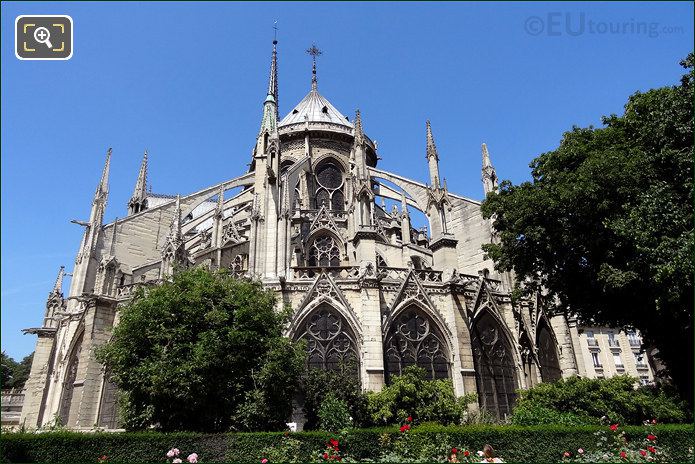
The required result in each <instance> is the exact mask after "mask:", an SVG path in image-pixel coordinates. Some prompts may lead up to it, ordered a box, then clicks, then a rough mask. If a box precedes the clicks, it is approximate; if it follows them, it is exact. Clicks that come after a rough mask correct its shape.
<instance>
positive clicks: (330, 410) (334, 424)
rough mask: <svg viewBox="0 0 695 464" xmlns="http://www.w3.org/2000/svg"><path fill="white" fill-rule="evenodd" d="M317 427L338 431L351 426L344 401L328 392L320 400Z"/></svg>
mask: <svg viewBox="0 0 695 464" xmlns="http://www.w3.org/2000/svg"><path fill="white" fill-rule="evenodd" d="M318 416H319V428H320V429H321V430H325V431H328V432H339V431H341V430H343V429H346V428H350V427H351V426H352V419H351V418H350V411H349V409H348V405H347V403H346V402H345V401H343V400H341V399H339V398H338V397H336V395H335V393H332V392H331V393H328V394H327V395H326V396H325V397H324V398H323V401H322V402H321V406H320V407H319V411H318Z"/></svg>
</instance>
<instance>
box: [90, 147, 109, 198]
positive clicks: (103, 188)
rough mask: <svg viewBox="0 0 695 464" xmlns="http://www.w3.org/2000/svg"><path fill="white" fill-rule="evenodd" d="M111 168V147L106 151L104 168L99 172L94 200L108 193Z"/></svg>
mask: <svg viewBox="0 0 695 464" xmlns="http://www.w3.org/2000/svg"><path fill="white" fill-rule="evenodd" d="M110 168H111V149H110V148H109V149H108V150H107V151H106V162H105V163H104V170H103V171H102V172H101V180H100V181H99V185H98V186H97V191H96V192H95V193H94V200H95V201H96V200H97V199H100V198H102V197H104V196H106V195H107V194H108V193H109V169H110Z"/></svg>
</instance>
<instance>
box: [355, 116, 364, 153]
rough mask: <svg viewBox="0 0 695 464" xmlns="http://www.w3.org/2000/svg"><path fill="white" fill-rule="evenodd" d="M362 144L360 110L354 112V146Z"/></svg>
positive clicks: (362, 132)
mask: <svg viewBox="0 0 695 464" xmlns="http://www.w3.org/2000/svg"><path fill="white" fill-rule="evenodd" d="M362 143H364V131H363V130H362V115H361V114H360V110H357V111H356V112H355V145H360V144H362Z"/></svg>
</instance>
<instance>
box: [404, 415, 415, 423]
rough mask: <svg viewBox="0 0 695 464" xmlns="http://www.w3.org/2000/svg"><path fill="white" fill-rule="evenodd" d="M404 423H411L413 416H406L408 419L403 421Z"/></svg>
mask: <svg viewBox="0 0 695 464" xmlns="http://www.w3.org/2000/svg"><path fill="white" fill-rule="evenodd" d="M405 421H406V422H412V421H413V416H408V417H407V418H406V419H405Z"/></svg>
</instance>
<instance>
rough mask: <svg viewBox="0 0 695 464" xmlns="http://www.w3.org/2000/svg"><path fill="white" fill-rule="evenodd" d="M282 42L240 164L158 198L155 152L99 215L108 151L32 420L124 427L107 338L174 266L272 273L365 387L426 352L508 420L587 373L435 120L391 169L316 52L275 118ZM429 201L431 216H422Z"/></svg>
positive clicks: (296, 332) (309, 333)
mask: <svg viewBox="0 0 695 464" xmlns="http://www.w3.org/2000/svg"><path fill="white" fill-rule="evenodd" d="M276 46H277V41H275V42H274V43H273V52H272V60H271V65H270V77H269V82H268V92H267V95H266V96H265V100H264V102H263V113H262V117H261V123H260V130H259V132H258V135H257V137H256V143H255V145H254V147H253V151H252V162H251V164H250V168H249V170H248V172H246V173H245V174H242V175H240V176H239V177H236V178H233V179H229V180H224V181H222V182H220V183H219V184H217V185H212V186H210V187H206V188H203V189H201V190H199V191H197V192H195V193H190V194H187V195H180V196H179V195H177V196H167V195H157V194H154V193H152V192H151V191H149V190H148V188H147V186H146V184H147V153H145V156H144V158H143V160H142V165H141V168H140V171H139V173H138V175H137V180H136V182H135V189H134V191H133V196H132V198H130V200H129V201H128V203H127V206H128V215H127V217H125V218H122V219H118V220H116V221H115V222H112V223H108V224H105V223H104V212H105V208H106V203H107V199H108V194H109V188H108V183H109V166H110V163H111V150H110V149H109V150H108V152H107V154H106V162H105V165H104V169H103V172H102V174H101V179H100V180H99V182H98V186H97V188H96V192H95V194H94V200H93V202H92V206H91V213H90V216H89V220H88V221H85V222H84V223H80V224H81V225H82V226H83V227H84V235H83V237H82V241H81V243H80V246H79V250H78V252H77V257H76V258H75V265H74V269H73V271H72V279H71V284H70V289H69V295H68V297H64V295H63V290H62V280H63V275H64V271H63V268H61V270H60V273H59V275H58V279H57V281H56V284H55V286H54V288H53V290H52V291H51V292H50V294H49V297H48V301H47V303H46V310H45V314H44V318H43V323H42V324H41V326H40V327H36V328H30V329H25V332H27V333H31V334H35V335H37V336H38V340H37V343H36V351H35V355H34V362H33V366H32V369H31V375H30V378H29V381H28V382H27V386H26V388H27V390H26V397H25V403H24V407H23V410H22V418H21V421H20V423H22V424H24V425H25V426H26V427H28V428H33V427H40V426H42V425H45V424H49V423H54V421H56V420H59V421H60V423H61V424H63V425H66V426H67V427H70V428H74V429H91V428H94V426H95V425H96V426H97V427H103V428H106V429H114V428H118V427H119V426H118V419H117V413H116V394H117V391H116V388H115V386H114V385H113V384H112V383H111V382H110V381H109V376H108V373H107V372H105V370H104V368H103V366H102V365H100V364H99V363H98V362H97V361H96V360H95V357H94V351H95V348H96V347H98V346H99V345H100V344H102V343H104V342H106V341H108V340H109V337H110V336H111V333H112V329H113V327H114V325H115V324H117V323H118V317H119V311H118V310H119V306H120V305H122V304H124V303H126V302H127V301H128V300H129V298H130V297H131V295H132V294H133V291H134V289H135V288H137V287H139V286H150V285H157V284H158V283H160V282H162V281H163V280H165V279H167V278H169V277H170V276H171V273H172V272H173V271H174V269H175V268H177V267H179V266H183V267H187V266H205V267H208V268H211V269H216V268H227V269H230V270H231V271H232V272H234V273H235V274H236V275H238V276H242V277H248V278H253V279H258V280H260V281H261V282H263V284H264V285H265V286H266V287H267V288H269V289H272V290H273V291H275V292H277V295H278V305H284V304H289V305H291V307H292V309H293V312H294V316H293V319H292V322H291V324H290V326H289V327H288V328H287V332H286V334H287V336H288V337H292V338H295V339H300V338H302V339H306V340H307V341H308V343H307V347H308V351H309V353H308V362H309V364H310V366H312V367H316V368H322V369H331V368H333V367H335V366H336V365H337V364H338V363H340V362H341V361H345V360H354V361H356V362H357V365H358V366H359V375H360V380H361V383H362V387H363V388H364V389H365V390H379V389H381V388H382V387H383V386H384V385H385V383H387V382H388V381H389V377H390V376H393V375H398V374H399V373H400V372H401V371H402V370H403V369H404V368H405V367H406V366H409V365H418V366H421V367H423V368H424V369H425V370H426V372H427V375H428V376H429V377H430V378H449V379H451V380H452V382H453V385H454V390H455V392H456V394H457V395H463V394H465V393H470V392H475V393H477V394H478V398H479V406H480V407H481V408H485V409H486V410H487V411H489V412H490V413H492V414H495V415H497V416H499V417H504V416H505V415H507V414H508V413H509V412H510V409H511V407H512V405H513V402H514V399H515V390H517V389H519V388H528V387H530V386H533V385H535V384H537V383H539V382H542V381H550V380H554V379H558V378H560V377H567V376H571V375H575V374H576V373H577V355H576V354H575V353H577V350H578V348H577V346H578V345H577V338H578V337H577V328H576V325H575V323H574V322H572V321H568V319H567V318H566V317H565V316H563V315H556V316H553V317H549V316H547V315H546V314H545V313H544V311H543V309H542V304H541V303H542V302H541V300H540V298H539V299H537V300H535V301H530V300H529V301H525V302H522V303H520V304H519V305H513V304H512V301H511V299H510V291H511V285H512V281H513V276H512V275H510V274H499V273H496V272H495V271H494V268H493V263H492V262H491V261H489V260H487V259H486V258H485V255H484V253H483V251H482V250H481V245H483V244H485V243H489V242H491V241H493V240H495V235H494V232H493V230H492V228H491V221H490V220H486V219H484V218H483V216H482V214H481V211H480V201H477V200H471V199H468V198H464V197H462V196H459V195H456V194H455V193H453V192H449V191H448V190H447V186H446V183H445V182H442V180H441V179H442V178H441V176H440V172H439V153H438V151H437V147H436V145H435V141H434V137H433V134H432V128H431V127H430V124H429V122H427V124H426V131H425V132H424V133H423V139H424V141H425V143H423V145H424V146H425V149H424V150H423V154H424V157H425V160H426V163H427V167H428V171H429V182H428V183H427V184H423V183H421V182H418V181H414V180H410V179H407V178H405V177H402V176H400V175H398V174H396V173H391V172H386V171H384V170H381V169H379V167H378V166H377V160H378V159H379V157H378V155H377V146H376V144H375V143H374V142H373V141H372V139H370V137H369V136H368V135H367V131H366V129H365V126H363V122H362V118H361V115H360V112H359V111H357V113H356V114H355V115H354V118H349V117H346V116H344V115H343V114H342V113H341V112H340V111H338V109H336V108H335V107H334V106H333V105H332V104H331V103H330V102H329V101H328V100H327V99H326V98H325V97H324V96H323V95H321V94H320V93H319V90H318V83H317V76H316V56H315V55H316V54H317V50H316V49H315V48H314V47H312V49H311V50H310V51H313V52H314V66H313V72H312V80H311V88H310V90H309V93H308V94H307V95H306V96H305V97H304V98H303V99H302V100H301V101H300V102H299V103H298V104H297V105H296V106H295V107H294V108H293V109H292V110H291V111H290V112H289V113H288V114H287V115H286V116H285V117H284V118H282V119H280V117H279V116H280V115H279V109H278V75H277V50H276ZM381 155H382V156H388V154H381ZM442 155H443V156H446V154H442ZM423 161H424V160H423ZM423 167H424V162H423ZM482 185H483V190H484V192H485V194H487V193H488V192H491V191H494V190H495V189H496V188H497V175H496V173H495V169H494V168H493V166H492V163H491V161H490V156H489V154H488V151H487V148H486V146H485V145H484V144H483V145H482ZM386 201H388V202H389V204H390V205H391V208H388V207H387V206H386ZM418 214H419V215H422V217H426V220H427V223H428V226H429V227H424V228H416V227H414V225H413V216H414V215H418Z"/></svg>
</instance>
